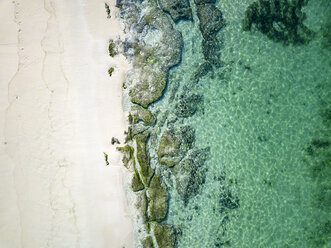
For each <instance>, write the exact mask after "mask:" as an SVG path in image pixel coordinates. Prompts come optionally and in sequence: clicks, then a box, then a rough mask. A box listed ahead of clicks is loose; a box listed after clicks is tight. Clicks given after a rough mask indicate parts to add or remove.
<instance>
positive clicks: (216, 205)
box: [151, 0, 331, 248]
mask: <svg viewBox="0 0 331 248" xmlns="http://www.w3.org/2000/svg"><path fill="white" fill-rule="evenodd" d="M252 2H253V1H246V0H245V1H244V0H242V1H231V0H222V1H218V2H217V6H218V8H219V9H220V10H221V11H222V13H223V17H224V19H225V21H226V24H227V25H226V27H225V28H223V29H222V30H221V31H220V32H219V33H218V36H219V38H220V39H221V40H222V47H221V56H222V61H223V66H222V67H221V68H219V69H217V70H214V72H209V73H208V74H207V75H206V76H205V77H203V78H202V79H201V80H200V81H199V83H198V84H196V85H195V86H194V88H193V89H192V92H196V93H200V94H202V95H203V96H204V109H203V110H200V111H198V112H197V113H196V114H195V115H194V116H193V117H190V118H187V119H181V120H178V121H177V122H176V124H182V123H185V124H190V125H192V126H193V127H194V128H195V131H196V141H195V144H196V146H197V147H207V146H208V147H210V149H211V153H210V157H209V159H208V161H207V162H206V164H205V166H206V167H207V168H208V172H207V178H206V182H205V184H204V185H203V186H202V187H201V189H200V192H199V195H197V196H195V197H194V198H192V199H191V200H190V201H189V204H188V205H187V206H186V207H184V205H183V202H182V201H181V200H180V198H179V196H178V194H177V192H176V191H175V190H173V191H172V192H171V199H170V205H169V213H168V219H167V222H168V223H171V224H174V225H175V226H176V227H177V228H179V229H180V230H181V232H182V234H181V235H180V238H179V239H178V247H183V248H184V247H191V248H194V247H197V248H198V247H331V239H330V236H331V218H330V216H331V215H330V206H331V193H330V186H331V185H330V181H331V180H330V174H331V171H330V170H331V169H330V162H331V153H330V146H329V143H330V142H331V141H330V112H331V100H330V99H331V98H330V92H331V90H330V84H331V67H330V66H331V56H330V55H331V52H330V49H331V47H330V46H327V45H326V43H327V41H326V39H327V38H326V37H325V32H324V36H323V30H324V29H325V27H326V26H327V25H330V24H329V23H327V22H328V21H330V18H328V17H330V15H331V14H330V13H331V7H330V5H331V4H330V2H329V1H327V0H311V1H309V3H308V5H307V6H305V7H304V9H303V10H304V12H305V13H306V15H307V19H306V20H305V22H304V23H305V25H307V26H308V27H309V28H310V29H312V30H313V31H315V32H316V36H315V38H314V39H313V40H312V41H311V42H310V43H308V44H305V45H296V46H293V45H289V46H286V45H283V44H282V43H277V42H274V41H271V40H270V39H268V38H267V37H266V36H264V35H262V34H261V33H260V32H258V31H256V30H255V31H254V30H253V31H252V32H244V31H243V30H242V22H241V20H242V18H243V16H244V12H245V10H246V8H247V6H248V5H249V4H250V3H252ZM192 6H193V1H192ZM193 10H194V9H193ZM194 18H195V22H193V23H192V22H187V21H181V22H179V23H178V24H177V25H176V28H177V29H178V30H180V31H181V32H182V34H183V38H184V50H183V57H182V62H181V64H180V65H179V66H177V67H175V68H173V69H172V70H171V71H170V76H169V84H168V89H167V92H166V94H165V96H164V98H163V99H162V101H159V102H158V103H157V104H155V105H153V106H152V109H154V110H160V111H161V112H166V111H168V113H167V115H168V116H169V117H168V118H169V119H171V114H172V113H171V111H172V108H173V103H172V99H173V96H175V95H176V94H179V93H181V92H182V91H183V86H184V85H186V84H188V82H189V78H190V77H191V75H192V72H193V71H194V70H195V69H196V68H197V66H198V65H199V64H201V63H202V61H203V55H202V52H201V39H202V38H201V34H200V32H199V28H198V24H197V23H198V22H197V20H196V19H197V17H196V16H195V17H194ZM151 154H152V163H153V149H151ZM155 161H156V158H155V153H154V162H155ZM155 163H156V162H155ZM168 183H169V185H170V186H171V180H169V182H168ZM225 196H227V197H229V196H230V198H231V199H232V200H231V201H233V202H236V203H237V206H236V207H224V204H225V205H226V203H224V197H225ZM222 204H223V205H222Z"/></svg>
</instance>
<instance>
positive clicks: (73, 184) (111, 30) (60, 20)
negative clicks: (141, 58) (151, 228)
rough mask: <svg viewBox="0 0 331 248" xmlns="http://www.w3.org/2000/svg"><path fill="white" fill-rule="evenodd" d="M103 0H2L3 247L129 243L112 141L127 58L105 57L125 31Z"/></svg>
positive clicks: (120, 129)
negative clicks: (112, 42)
mask: <svg viewBox="0 0 331 248" xmlns="http://www.w3.org/2000/svg"><path fill="white" fill-rule="evenodd" d="M104 2H105V1H102V0H93V1H92V0H15V1H13V2H12V1H11V0H10V1H9V0H0V9H1V14H0V23H1V25H0V247H1V248H18V247H24V248H44V247H45V248H46V247H50V248H66V247H68V248H69V247H70V248H73V247H80V248H84V247H86V248H92V247H93V248H94V247H95V248H103V247H110V248H117V247H119V248H122V247H123V246H125V247H126V248H128V247H133V235H132V230H133V227H132V221H131V219H130V216H129V210H128V206H127V203H126V198H125V195H124V189H123V176H124V173H125V169H124V168H123V166H122V165H121V161H120V154H119V153H118V152H117V151H116V150H115V146H112V145H111V144H110V140H111V138H112V137H113V136H114V137H117V138H118V139H119V140H120V141H123V139H124V134H123V133H124V130H125V120H124V117H123V113H122V93H121V86H122V82H123V80H124V75H125V71H126V70H127V69H128V64H127V63H126V61H125V59H124V58H123V57H121V56H117V57H115V58H110V57H109V56H108V51H107V45H108V44H107V40H108V39H109V38H117V37H118V35H119V34H120V30H121V29H120V27H119V23H118V21H117V20H116V18H115V13H114V11H115V8H114V2H115V0H112V1H108V2H109V4H110V5H111V7H112V13H111V15H112V18H111V19H107V18H106V11H105V7H104ZM109 66H114V67H115V72H114V73H113V76H112V77H109V76H108V74H107V70H108V67H109ZM103 152H107V153H108V154H109V162H110V165H109V166H106V165H105V160H104V157H103Z"/></svg>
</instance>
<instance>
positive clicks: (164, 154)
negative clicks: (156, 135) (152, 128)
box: [157, 126, 195, 167]
mask: <svg viewBox="0 0 331 248" xmlns="http://www.w3.org/2000/svg"><path fill="white" fill-rule="evenodd" d="M194 140H195V133H194V129H193V128H192V127H190V126H183V127H180V128H178V129H174V128H171V129H169V130H167V131H165V132H164V133H163V135H162V136H161V138H160V143H159V147H158V149H157V155H158V159H159V162H160V163H161V164H164V165H167V166H168V167H173V166H174V165H176V164H177V163H179V162H180V160H181V159H182V158H183V156H184V155H185V154H186V152H188V151H189V150H190V149H191V148H192V147H193V142H194Z"/></svg>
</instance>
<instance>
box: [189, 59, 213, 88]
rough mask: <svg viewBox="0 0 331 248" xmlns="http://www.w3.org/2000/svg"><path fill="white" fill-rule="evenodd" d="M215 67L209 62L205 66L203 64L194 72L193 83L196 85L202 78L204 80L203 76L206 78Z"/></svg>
mask: <svg viewBox="0 0 331 248" xmlns="http://www.w3.org/2000/svg"><path fill="white" fill-rule="evenodd" d="M212 70H213V67H212V65H211V63H209V62H204V63H203V64H201V65H200V66H199V67H198V69H197V70H196V71H195V72H194V74H193V76H192V78H191V81H192V83H193V84H196V83H198V82H199V80H200V78H202V77H203V76H206V75H207V73H208V72H210V71H212Z"/></svg>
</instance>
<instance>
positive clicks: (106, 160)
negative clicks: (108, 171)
mask: <svg viewBox="0 0 331 248" xmlns="http://www.w3.org/2000/svg"><path fill="white" fill-rule="evenodd" d="M103 156H104V157H105V162H106V165H109V161H108V154H107V153H105V152H104V153H103Z"/></svg>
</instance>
